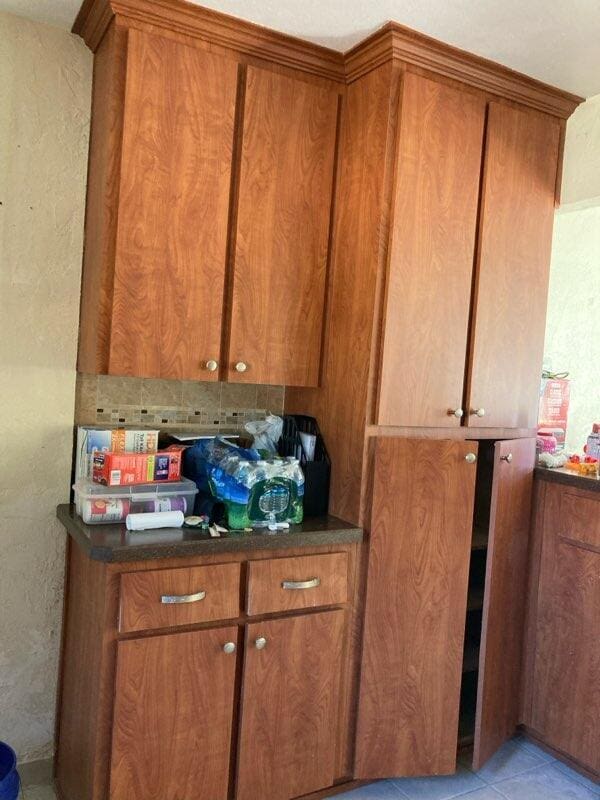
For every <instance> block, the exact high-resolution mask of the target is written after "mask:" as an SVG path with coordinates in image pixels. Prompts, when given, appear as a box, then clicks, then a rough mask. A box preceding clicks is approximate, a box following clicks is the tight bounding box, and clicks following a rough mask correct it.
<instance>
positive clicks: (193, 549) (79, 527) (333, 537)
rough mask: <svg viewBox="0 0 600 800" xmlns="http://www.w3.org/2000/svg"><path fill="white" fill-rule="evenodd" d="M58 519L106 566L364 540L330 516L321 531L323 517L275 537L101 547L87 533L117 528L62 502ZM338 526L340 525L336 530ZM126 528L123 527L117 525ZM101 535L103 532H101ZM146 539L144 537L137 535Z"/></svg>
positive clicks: (360, 533)
mask: <svg viewBox="0 0 600 800" xmlns="http://www.w3.org/2000/svg"><path fill="white" fill-rule="evenodd" d="M56 516H57V518H58V519H59V521H60V522H61V524H62V525H63V526H64V527H65V529H66V531H67V533H68V535H69V536H70V537H71V538H72V539H73V540H74V541H75V542H76V543H77V544H78V545H79V547H81V549H82V550H83V551H84V552H85V554H86V555H87V556H88V557H89V558H91V559H92V560H93V561H99V562H102V563H105V564H118V563H126V562H133V561H151V560H152V561H157V560H164V559H170V558H186V557H202V556H211V555H218V554H220V553H234V552H239V553H244V552H255V551H258V550H265V551H268V550H282V549H287V548H289V549H294V548H302V547H326V546H328V545H336V544H352V543H356V542H361V541H362V540H363V529H362V528H360V527H359V526H354V525H352V524H351V523H347V522H345V521H344V520H340V519H337V518H336V517H332V516H328V517H327V520H328V521H329V522H330V523H331V527H329V528H326V529H323V528H319V527H318V525H319V522H317V520H319V521H320V524H321V525H322V524H323V518H317V520H315V529H314V530H311V529H310V524H311V519H310V518H308V519H306V520H305V521H304V523H303V525H302V527H303V528H306V529H305V530H297V529H296V530H292V531H290V532H289V533H287V532H286V533H277V534H273V535H269V534H261V535H260V536H259V535H256V534H255V535H253V536H231V537H223V538H219V539H210V538H201V539H200V538H199V539H188V540H186V541H173V542H160V543H156V542H148V543H143V542H139V543H135V544H132V543H128V542H127V543H126V542H121V543H117V544H115V545H109V544H106V545H102V544H98V543H94V541H93V539H92V538H90V536H88V535H87V534H86V532H85V530H86V529H92V530H91V533H92V534H93V533H94V532H96V531H95V529H96V528H98V529H101V528H106V527H110V528H112V530H113V531H114V530H115V528H116V527H117V526H114V525H113V526H100V525H98V526H93V525H86V524H85V523H84V522H83V520H81V518H80V517H78V516H77V514H76V512H75V509H74V506H73V505H72V504H69V503H61V504H60V505H58V506H57V508H56ZM336 523H337V524H338V525H339V527H337V525H336ZM118 527H119V528H120V529H122V530H123V532H124V529H123V527H122V526H118ZM99 533H101V531H99ZM137 535H138V536H143V535H144V534H137Z"/></svg>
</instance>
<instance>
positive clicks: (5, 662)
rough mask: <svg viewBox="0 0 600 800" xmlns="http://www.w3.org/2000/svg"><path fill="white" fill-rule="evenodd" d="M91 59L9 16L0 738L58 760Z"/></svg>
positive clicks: (2, 115) (0, 78) (2, 26)
mask: <svg viewBox="0 0 600 800" xmlns="http://www.w3.org/2000/svg"><path fill="white" fill-rule="evenodd" d="M91 72H92V58H91V54H90V53H89V52H88V51H87V50H86V49H85V47H84V46H83V44H82V42H81V41H80V40H78V39H77V38H75V37H74V36H71V35H70V34H68V33H66V32H65V31H62V30H59V29H57V28H52V27H50V26H46V25H41V24H38V23H33V22H29V21H27V20H25V19H22V18H20V17H16V16H12V15H9V14H2V13H0V202H1V203H2V205H1V206H0V300H1V302H0V309H1V310H0V320H1V325H0V330H1V334H0V375H1V377H0V407H1V408H2V420H3V425H2V453H3V455H2V459H1V460H0V462H1V466H0V738H2V737H6V738H7V739H8V740H9V741H10V742H11V744H12V745H13V746H14V747H15V748H16V749H17V751H18V753H19V754H20V756H21V757H22V758H24V759H35V758H41V757H44V756H47V755H49V754H50V753H51V749H52V746H51V742H52V737H53V726H54V705H55V688H56V674H57V656H58V647H59V637H60V623H61V607H62V606H61V604H62V583H63V553H64V539H65V536H64V532H63V531H61V528H60V526H59V525H58V524H57V522H56V520H55V519H54V509H55V506H56V504H57V503H58V502H64V501H65V500H68V497H69V477H70V466H71V440H72V436H71V433H72V423H73V405H74V387H75V354H76V346H77V320H78V309H79V284H80V270H81V249H82V234H83V210H84V199H85V198H84V194H85V179H86V170H87V148H88V130H89V108H90V93H91Z"/></svg>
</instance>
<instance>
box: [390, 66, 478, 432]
mask: <svg viewBox="0 0 600 800" xmlns="http://www.w3.org/2000/svg"><path fill="white" fill-rule="evenodd" d="M484 118H485V97H484V95H479V94H474V93H470V92H466V91H464V90H461V89H460V88H454V87H451V86H447V85H444V84H441V83H437V82H435V81H432V80H428V79H426V78H423V77H421V76H419V75H414V74H411V73H407V74H406V75H405V77H404V82H403V90H402V105H401V110H400V141H399V144H398V167H397V175H396V190H395V201H394V219H393V222H392V233H391V246H390V257H389V259H390V260H389V267H388V278H387V287H386V302H385V316H384V333H383V345H382V360H381V377H380V388H379V404H378V412H377V421H378V423H379V425H411V426H415V427H419V426H429V425H431V426H438V427H459V426H460V424H461V419H460V417H456V416H453V415H452V414H449V413H448V411H449V409H459V408H461V407H462V397H463V379H464V369H465V357H466V352H467V334H468V327H469V310H470V304H471V280H472V272H473V258H474V251H475V226H476V222H477V205H478V201H479V174H480V169H481V151H482V146H483V126H484Z"/></svg>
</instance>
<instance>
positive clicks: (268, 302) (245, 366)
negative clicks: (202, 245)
mask: <svg viewBox="0 0 600 800" xmlns="http://www.w3.org/2000/svg"><path fill="white" fill-rule="evenodd" d="M241 102H243V105H244V108H243V111H242V113H241V114H240V117H239V127H240V129H239V130H238V136H239V137H240V141H239V164H238V166H237V169H236V173H237V175H236V189H235V192H234V196H233V202H234V203H235V210H234V212H233V215H232V228H233V230H231V231H230V240H231V245H230V247H231V256H230V264H229V269H230V275H229V277H228V280H229V282H230V289H229V294H230V297H229V298H228V303H229V305H230V309H229V320H228V330H227V331H225V334H224V353H223V358H224V371H223V374H224V377H226V379H227V380H229V381H232V382H239V383H263V384H266V383H271V384H280V385H297V386H317V385H318V383H319V376H320V364H321V350H322V339H323V327H324V322H323V315H324V311H325V296H326V280H327V273H328V265H329V260H330V250H331V244H332V236H331V226H332V224H333V217H332V209H333V202H334V189H335V167H336V161H337V149H338V128H339V111H340V102H341V99H340V94H339V91H338V90H337V89H336V88H335V87H334V86H328V85H326V84H323V85H318V84H313V83H309V82H306V81H304V80H301V79H299V77H298V78H296V77H292V76H290V75H285V74H279V73H278V72H275V71H270V70H266V69H261V68H259V67H255V66H252V65H249V66H247V67H246V75H245V87H244V92H243V99H242V100H241Z"/></svg>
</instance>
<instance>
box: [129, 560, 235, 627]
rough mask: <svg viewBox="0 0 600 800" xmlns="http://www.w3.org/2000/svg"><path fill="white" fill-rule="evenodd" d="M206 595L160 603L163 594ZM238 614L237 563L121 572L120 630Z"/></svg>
mask: <svg viewBox="0 0 600 800" xmlns="http://www.w3.org/2000/svg"><path fill="white" fill-rule="evenodd" d="M198 592H205V593H206V596H205V597H204V598H203V599H202V600H199V601H197V602H194V603H173V604H171V603H167V604H165V603H162V602H161V597H162V596H163V595H193V594H196V593H198ZM239 613H240V565H239V564H215V565H213V566H210V567H189V568H187V569H157V570H152V571H150V572H125V573H123V574H122V575H121V610H120V615H119V631H120V632H121V633H125V632H127V631H143V630H150V629H152V628H171V627H176V626H178V625H193V624H194V623H196V622H207V621H209V620H217V619H235V618H236V617H238V616H239Z"/></svg>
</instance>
